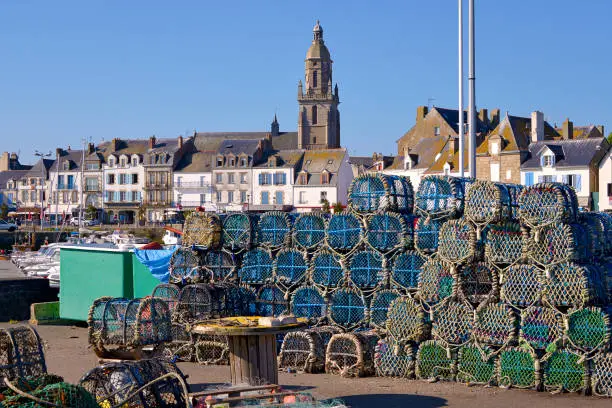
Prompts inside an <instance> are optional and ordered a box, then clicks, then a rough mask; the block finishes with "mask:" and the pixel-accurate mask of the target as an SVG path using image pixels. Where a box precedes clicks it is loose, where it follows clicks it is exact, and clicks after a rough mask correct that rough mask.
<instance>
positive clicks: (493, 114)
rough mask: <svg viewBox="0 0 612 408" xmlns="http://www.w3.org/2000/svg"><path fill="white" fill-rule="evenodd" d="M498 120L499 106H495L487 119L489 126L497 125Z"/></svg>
mask: <svg viewBox="0 0 612 408" xmlns="http://www.w3.org/2000/svg"><path fill="white" fill-rule="evenodd" d="M499 120H500V114H499V108H495V109H493V110H492V111H491V118H490V119H489V122H490V125H491V128H495V127H496V126H497V125H499Z"/></svg>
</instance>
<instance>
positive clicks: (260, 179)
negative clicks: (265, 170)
mask: <svg viewBox="0 0 612 408" xmlns="http://www.w3.org/2000/svg"><path fill="white" fill-rule="evenodd" d="M262 184H263V174H262V173H259V185H260V186H261V185H262Z"/></svg>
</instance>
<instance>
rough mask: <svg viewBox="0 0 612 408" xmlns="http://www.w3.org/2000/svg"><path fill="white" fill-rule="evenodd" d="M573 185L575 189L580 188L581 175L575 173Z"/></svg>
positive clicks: (578, 189)
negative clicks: (574, 183)
mask: <svg viewBox="0 0 612 408" xmlns="http://www.w3.org/2000/svg"><path fill="white" fill-rule="evenodd" d="M574 187H575V188H576V191H580V190H582V176H581V175H580V174H577V175H576V185H575V186H574Z"/></svg>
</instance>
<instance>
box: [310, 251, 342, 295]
mask: <svg viewBox="0 0 612 408" xmlns="http://www.w3.org/2000/svg"><path fill="white" fill-rule="evenodd" d="M310 277H311V279H312V281H313V283H314V284H315V285H317V286H319V287H321V288H324V289H328V288H329V289H331V288H337V287H338V286H340V284H341V283H342V281H343V278H344V270H343V269H342V264H340V260H339V259H338V257H337V256H336V255H334V254H332V253H331V252H328V251H325V250H323V251H320V252H317V253H316V254H315V255H314V256H313V257H312V262H311V266H310Z"/></svg>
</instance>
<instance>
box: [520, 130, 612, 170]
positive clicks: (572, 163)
mask: <svg viewBox="0 0 612 408" xmlns="http://www.w3.org/2000/svg"><path fill="white" fill-rule="evenodd" d="M546 148H548V149H550V150H551V151H552V152H553V153H554V154H555V167H588V166H590V165H592V164H595V165H597V164H598V163H599V162H600V161H601V159H602V158H603V157H604V156H605V155H606V153H607V152H608V150H609V149H610V144H609V143H608V142H607V140H606V139H605V138H603V137H598V138H588V139H572V140H545V141H543V142H537V143H532V144H530V145H529V156H528V158H527V160H526V161H525V162H524V163H523V164H522V165H521V170H523V169H537V168H541V165H540V157H541V156H542V154H543V153H544V152H545V151H547V150H546Z"/></svg>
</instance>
